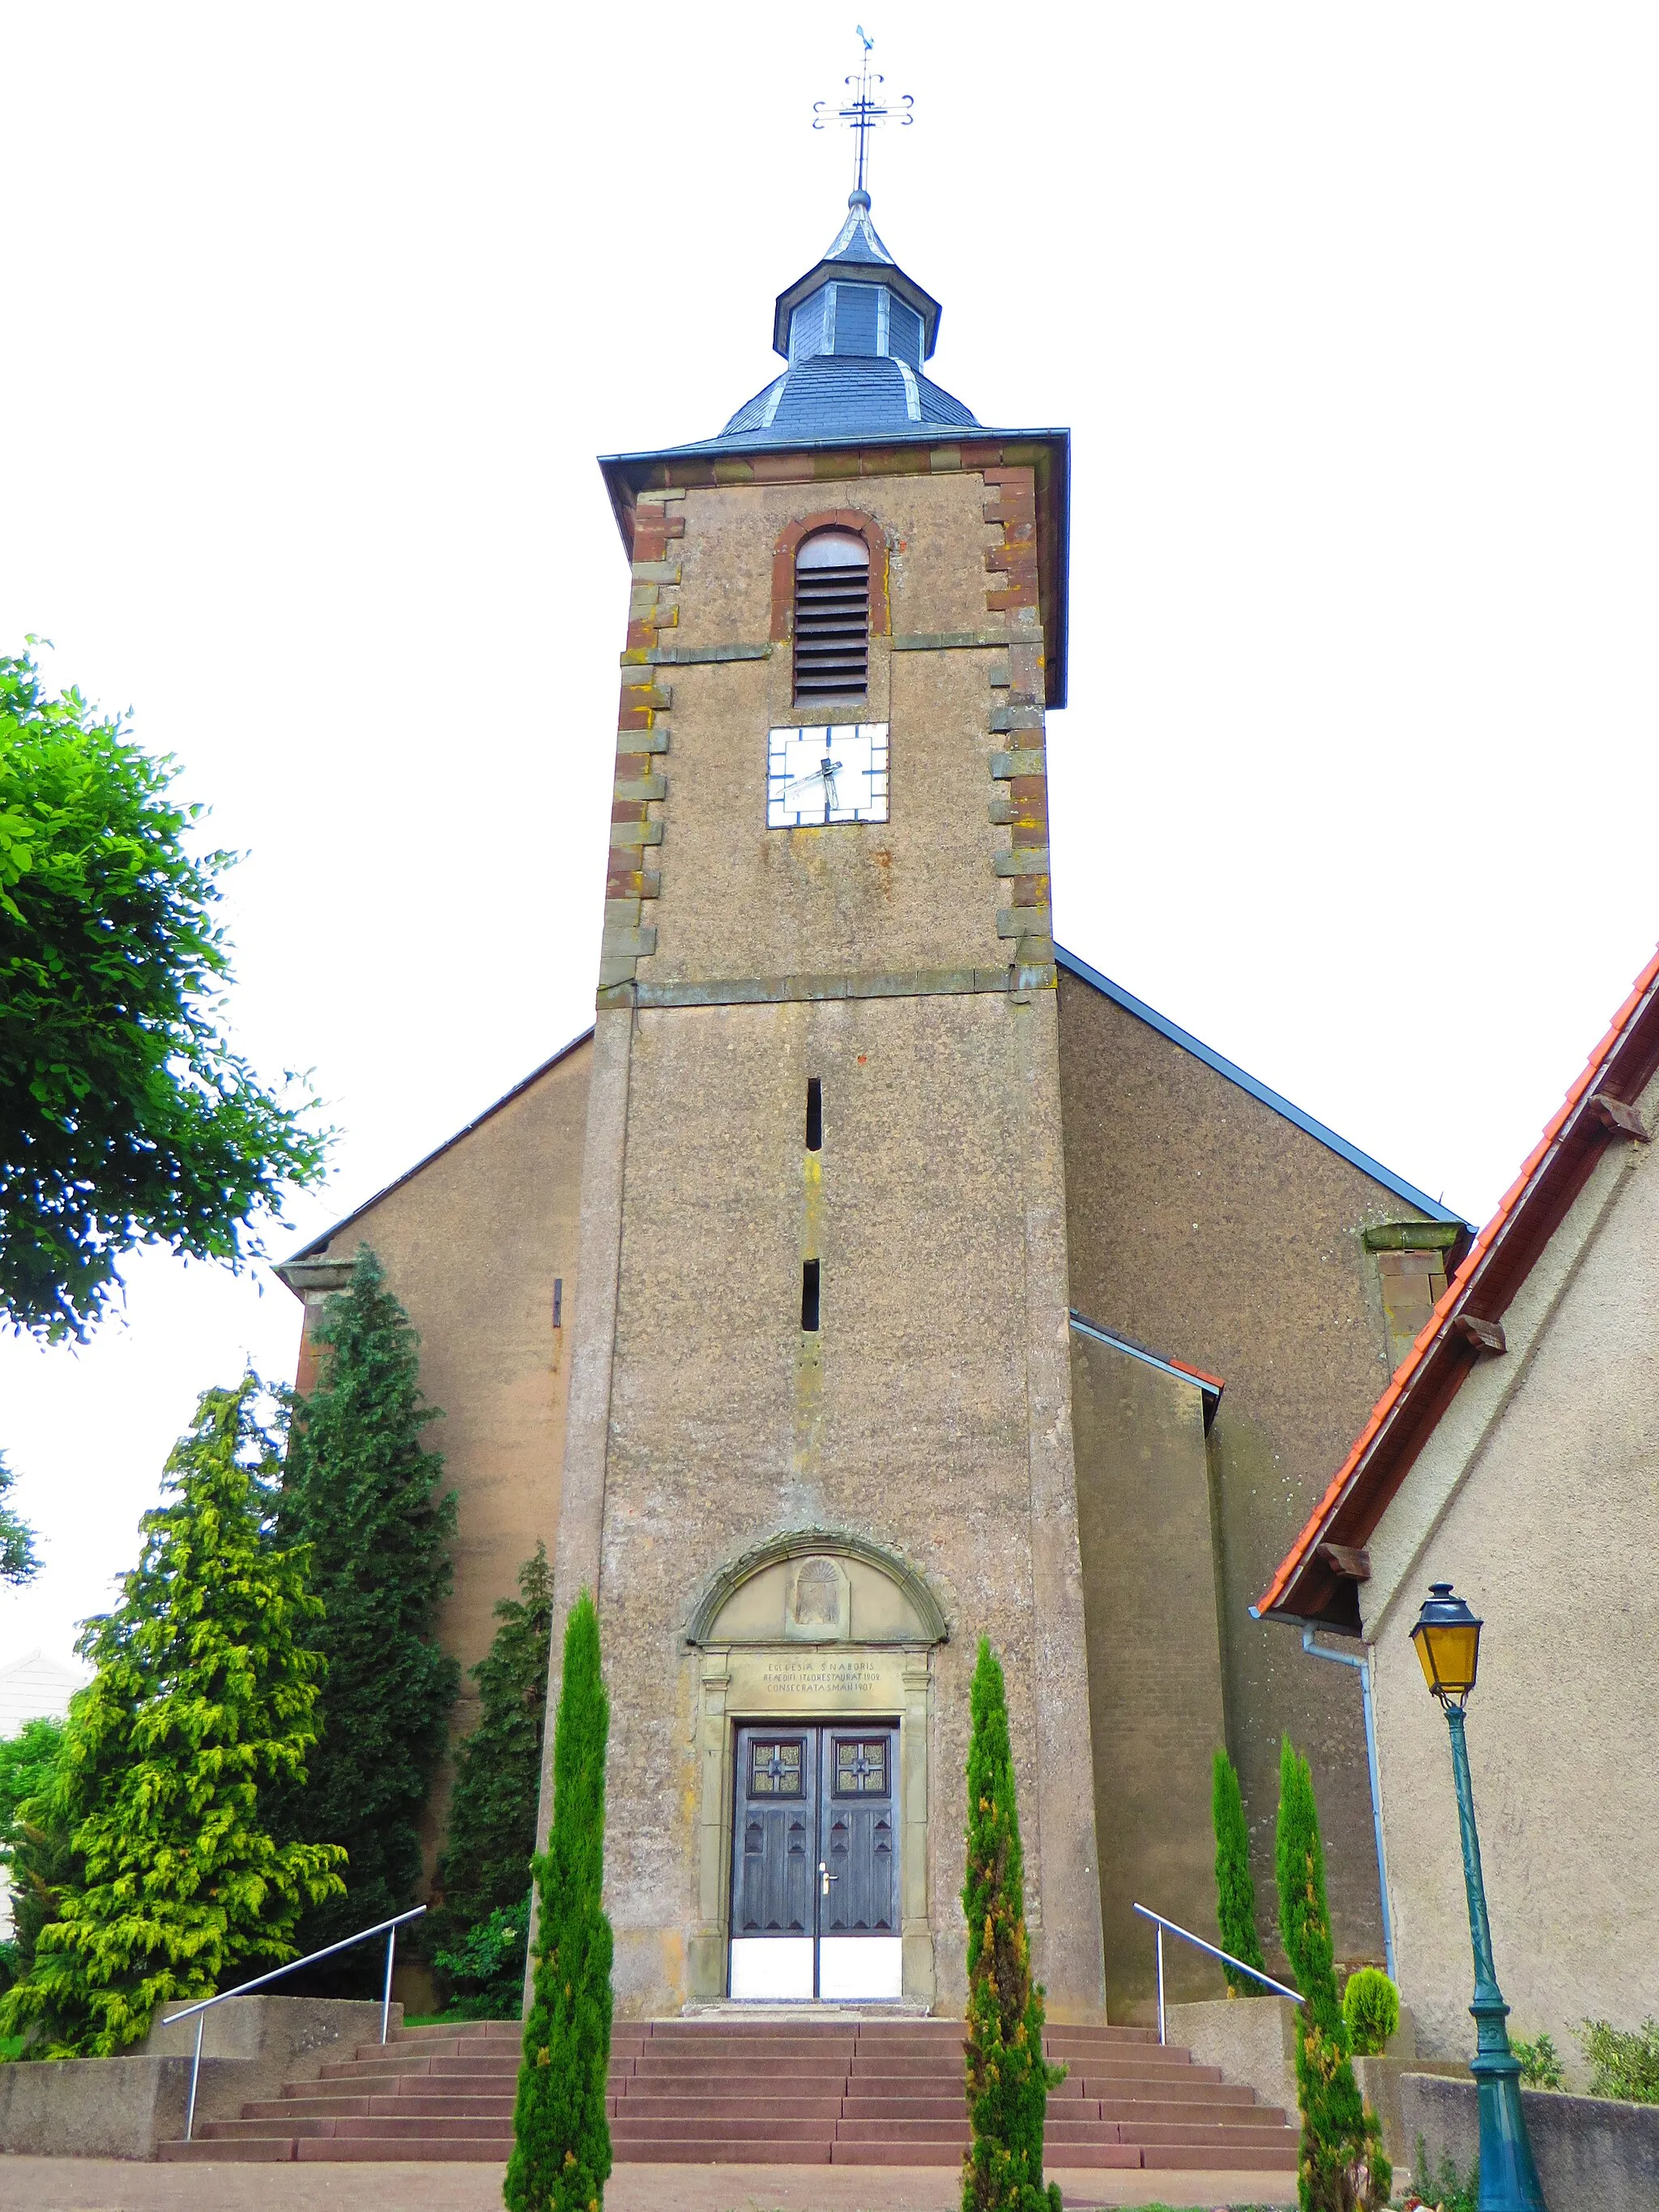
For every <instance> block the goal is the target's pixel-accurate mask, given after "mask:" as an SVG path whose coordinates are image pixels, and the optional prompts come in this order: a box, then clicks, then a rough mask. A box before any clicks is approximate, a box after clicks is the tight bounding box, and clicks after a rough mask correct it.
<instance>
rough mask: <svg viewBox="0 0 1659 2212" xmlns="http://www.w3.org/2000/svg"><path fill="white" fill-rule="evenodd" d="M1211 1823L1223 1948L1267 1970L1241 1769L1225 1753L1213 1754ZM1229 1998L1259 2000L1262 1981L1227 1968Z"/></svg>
mask: <svg viewBox="0 0 1659 2212" xmlns="http://www.w3.org/2000/svg"><path fill="white" fill-rule="evenodd" d="M1210 1818H1211V1820H1212V1824H1213V1826H1214V1828H1215V1910H1216V1920H1217V1923H1218V1925H1219V1927H1220V1929H1221V1948H1222V1949H1223V1950H1224V1951H1231V1953H1232V1954H1233V1956H1234V1958H1235V1959H1242V1960H1243V1961H1244V1963H1245V1965H1246V1966H1261V1967H1263V1968H1265V1967H1266V1966H1267V1960H1266V1959H1265V1958H1264V1957H1263V1955H1262V1951H1261V1936H1259V1935H1258V1934H1257V1932H1256V1924H1255V1881H1254V1879H1253V1878H1252V1876H1251V1874H1250V1829H1249V1822H1248V1821H1247V1820H1246V1819H1245V1818H1244V1793H1243V1790H1241V1789H1240V1788H1239V1786H1238V1770H1237V1767H1235V1766H1234V1765H1233V1763H1232V1760H1231V1759H1229V1758H1228V1756H1227V1754H1226V1753H1225V1751H1221V1750H1218V1751H1217V1753H1216V1755H1215V1771H1214V1777H1213V1779H1212V1784H1211V1788H1210ZM1221 1971H1222V1972H1223V1973H1224V1974H1225V1976H1226V1977H1227V1994H1228V1996H1235V1997H1259V1996H1261V1994H1262V1988H1261V1983H1260V1982H1253V1981H1252V1980H1251V1979H1250V1978H1249V1975H1248V1974H1241V1973H1240V1972H1238V1970H1237V1967H1236V1966H1224V1967H1223V1968H1222V1969H1221Z"/></svg>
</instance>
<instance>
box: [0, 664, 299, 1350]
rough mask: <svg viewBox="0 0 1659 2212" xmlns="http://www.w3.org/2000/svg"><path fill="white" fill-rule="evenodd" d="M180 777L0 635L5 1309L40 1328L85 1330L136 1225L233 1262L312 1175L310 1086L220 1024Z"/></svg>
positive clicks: (216, 873)
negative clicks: (279, 1093) (286, 1099)
mask: <svg viewBox="0 0 1659 2212" xmlns="http://www.w3.org/2000/svg"><path fill="white" fill-rule="evenodd" d="M176 774H177V768H176V765H175V763H173V761H172V760H171V759H169V758H161V759H152V758H151V757H149V755H147V754H145V753H144V752H143V751H141V750H139V748H138V746H137V745H136V744H134V743H133V742H132V740H131V737H130V735H129V734H128V731H127V725H126V722H125V717H121V716H117V717H115V718H114V719H113V720H110V719H105V718H100V716H99V715H98V714H97V713H96V712H95V711H94V709H93V708H91V707H89V706H88V703H87V702H86V700H85V699H84V698H82V696H81V694H80V692H79V691H76V690H68V691H66V692H64V695H63V696H62V697H61V698H57V699H49V698H46V697H45V696H43V695H42V692H41V688H40V671H39V670H38V669H37V667H36V666H35V665H34V663H33V660H32V659H30V658H29V656H28V654H27V652H25V653H22V654H21V655H12V654H4V653H0V1101H3V1105H0V1310H3V1311H4V1312H6V1313H7V1314H8V1315H9V1317H10V1320H11V1322H12V1324H13V1326H14V1328H16V1329H18V1330H20V1331H27V1332H29V1333H31V1334H36V1335H39V1336H41V1337H43V1338H46V1339H47V1340H52V1341H56V1340H58V1339H61V1338H64V1337H75V1338H78V1339H84V1338H85V1337H86V1335H87V1334H88V1331H89V1329H90V1328H91V1327H92V1325H93V1324H94V1322H96V1321H97V1320H98V1319H99V1317H100V1315H101V1314H102V1313H103V1311H104V1309H105V1307H106V1304H108V1301H109V1299H110V1297H111V1296H112V1293H113V1291H114V1288H115V1285H116V1282H117V1273H116V1271H117V1267H118V1263H119V1261H121V1259H122V1258H123V1257H124V1255H125V1254H126V1253H128V1252H129V1251H131V1249H133V1247H134V1246H135V1245H137V1244H138V1243H142V1242H143V1240H144V1239H145V1238H147V1237H155V1238H158V1239H160V1240H161V1242H162V1243H166V1244H168V1245H171V1247H172V1248H173V1250H174V1251H175V1252H179V1253H184V1254H186V1255H189V1256H190V1257H191V1258H192V1259H221V1260H228V1261H230V1262H231V1264H232V1265H233V1266H238V1265H240V1263H241V1262H242V1261H245V1260H246V1259H248V1258H250V1257H252V1256H253V1255H255V1254H257V1253H258V1250H259V1249H260V1248H259V1244H258V1239H257V1237H253V1236H252V1235H251V1233H250V1232H249V1231H248V1227H247V1225H248V1221H249V1218H250V1217H251V1216H252V1215H253V1214H254V1213H256V1212H258V1211H259V1210H260V1209H261V1208H266V1209H269V1210H270V1212H272V1213H273V1214H276V1216H277V1218H280V1203H281V1198H282V1194H283V1188H284V1187H285V1186H286V1185H288V1184H289V1183H301V1184H304V1183H309V1182H315V1181H317V1179H318V1178H319V1176H320V1174H321V1172H322V1162H323V1148H324V1139H322V1138H321V1137H320V1136H319V1135H317V1134H315V1133H313V1132H312V1131H310V1130H309V1129H307V1127H305V1126H304V1117H305V1116H306V1115H307V1114H308V1113H309V1111H310V1109H311V1106H312V1103H313V1102H312V1101H311V1100H310V1099H308V1098H302V1099H301V1101H300V1102H299V1103H296V1104H288V1105H285V1104H283V1103H280V1101H279V1099H278V1097H276V1096H274V1095H272V1094H271V1093H270V1092H268V1091H265V1090H264V1088H263V1087H262V1086H261V1085H260V1084H259V1082H258V1079H256V1077H255V1076H254V1074H253V1072H252V1069H251V1068H250V1067H249V1066H248V1065H247V1063H246V1061H245V1060H241V1059H240V1058H238V1056H237V1055H236V1054H234V1052H233V1051H232V1050H231V1048H230V1046H229V1044H228V1042H227V1041H226V1039H225V1037H224V1036H223V1034H222V1030H221V1028H220V1026H219V1022H220V1014H221V1007H220V994H221V993H222V990H223V988H224V987H225V985H226V984H227V983H228V981H229V980H230V963H229V955H228V951H227V948H226V945H225V939H224V933H223V931H222V929H221V928H219V927H217V925H216V922H215V920H214V916H213V908H214V907H215V906H216V904H217V902H218V900H219V896H220V893H219V889H218V880H219V878H220V877H221V876H222V875H223V873H224V872H225V871H226V870H227V869H228V868H229V867H230V866H232V865H233V862H234V855H233V854H228V853H209V854H206V855H205V856H204V857H202V858H199V859H198V858H196V857H193V856H192V855H191V853H190V852H189V851H188V850H187V849H186V848H187V844H188V842H189V838H190V833H191V830H192V829H193V826H194V824H195V823H196V821H197V817H199V815H200V813H201V811H202V810H201V809H200V808H199V807H197V806H185V805H180V804H179V803H178V802H177V801H176V800H174V799H173V798H172V797H171V796H170V795H169V791H170V787H171V785H172V783H173V778H174V776H175V775H176Z"/></svg>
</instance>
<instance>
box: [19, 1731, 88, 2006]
mask: <svg viewBox="0 0 1659 2212" xmlns="http://www.w3.org/2000/svg"><path fill="white" fill-rule="evenodd" d="M63 1743H64V1723H63V1722H62V1721H56V1720H32V1721H25V1722H24V1723H23V1725H22V1727H21V1729H20V1730H19V1731H18V1733H17V1734H16V1735H15V1736H9V1737H8V1738H7V1739H6V1740H5V1741H3V1742H0V1867H3V1868H4V1869H6V1872H7V1874H8V1875H9V1878H10V1881H11V1917H12V1932H11V1936H10V1937H9V1940H8V1941H7V1942H4V1943H0V1992H3V1991H4V1990H9V1988H10V1987H11V1985H12V1984H13V1983H14V1982H17V1981H21V1979H22V1978H23V1976H24V1975H25V1974H27V1972H28V1971H29V1969H30V1967H31V1966H33V1964H34V1949H35V1944H36V1942H37V1941H38V1939H39V1937H40V1930H41V1929H42V1928H43V1927H44V1926H45V1924H46V1922H47V1921H48V1920H55V1919H56V1918H57V1917H58V1893H59V1891H61V1889H62V1888H63V1887H64V1883H65V1882H66V1881H70V1879H72V1877H73V1875H74V1873H75V1855H74V1853H73V1852H72V1851H71V1850H70V1847H69V1837H68V1835H67V1833H66V1832H64V1830H63V1829H62V1828H61V1827H59V1828H56V1829H54V1828H52V1827H50V1826H42V1825H41V1822H42V1821H43V1820H45V1819H46V1807H45V1802H44V1801H45V1799H46V1796H47V1793H48V1792H49V1790H51V1788H52V1781H53V1778H54V1777H55V1775H56V1773H57V1769H58V1754H59V1753H60V1752H61V1750H62V1749H63Z"/></svg>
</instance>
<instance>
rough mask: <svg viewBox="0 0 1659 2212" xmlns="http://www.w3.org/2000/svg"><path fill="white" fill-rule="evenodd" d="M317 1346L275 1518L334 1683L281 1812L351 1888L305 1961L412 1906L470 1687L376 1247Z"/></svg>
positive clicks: (431, 1460) (427, 1416) (419, 1418)
mask: <svg viewBox="0 0 1659 2212" xmlns="http://www.w3.org/2000/svg"><path fill="white" fill-rule="evenodd" d="M318 1341H319V1344H320V1346H321V1347H322V1365H321V1371H320V1374H319V1379H318V1383H317V1387H316V1389H314V1390H313V1391H312V1392H311V1394H310V1395H308V1396H307V1397H305V1398H301V1399H299V1400H297V1401H295V1408H294V1419H293V1425H292V1429H291V1432H290V1435H289V1448H288V1463H287V1466H286V1468H284V1470H283V1491H282V1500H281V1504H280V1506H279V1508H278V1515H277V1525H278V1529H279V1532H280V1534H281V1537H282V1541H283V1543H284V1544H286V1545H290V1546H291V1545H299V1544H306V1545H308V1546H309V1547H311V1582H312V1588H313V1590H314V1591H315V1592H316V1595H318V1597H319V1598H320V1599H321V1601H322V1605H323V1620H322V1624H321V1626H320V1629H319V1633H318V1639H317V1640H318V1645H319V1650H321V1651H322V1654H323V1656H324V1657H325V1659H326V1661H327V1662H328V1677H327V1682H326V1685H325V1690H324V1693H323V1701H322V1705H321V1709H320V1711H319V1722H320V1724H321V1725H320V1730H319V1738H318V1742H317V1747H316V1749H315V1750H314V1751H313V1753H312V1755H311V1758H310V1759H309V1761H308V1762H307V1764H308V1766H309V1774H308V1777H307V1781H306V1782H305V1784H304V1785H303V1787H296V1788H294V1789H292V1790H285V1791H284V1792H283V1793H282V1796H281V1797H280V1800H279V1801H278V1802H276V1803H275V1804H274V1805H273V1808H272V1816H273V1819H274V1820H277V1821H278V1822H279V1823H280V1824H281V1825H280V1832H282V1833H284V1834H286V1835H289V1836H295V1837H298V1838H302V1839H305V1840H307V1841H311V1840H316V1841H325V1842H328V1843H331V1844H344V1845H345V1847H346V1850H348V1852H349V1855H350V1858H349V1866H348V1869H347V1874H346V1887H345V1891H344V1893H343V1895H341V1896H338V1897H335V1898H331V1899H328V1900H327V1901H326V1902H325V1903H322V1904H319V1905H316V1906H314V1907H313V1910H312V1911H310V1912H308V1913H307V1916H306V1919H305V1923H304V1925H303V1928H302V1929H301V1936H302V1940H303V1942H304V1946H305V1948H306V1949H307V1950H308V1951H309V1950H317V1949H319V1948H322V1946H323V1945H325V1944H327V1943H333V1942H338V1941H339V1940H340V1938H341V1937H343V1936H350V1935H355V1934H356V1931H357V1930H358V1929H360V1928H366V1927H370V1926H372V1925H373V1924H374V1922H376V1921H377V1920H386V1919H390V1918H391V1917H392V1915H393V1914H394V1913H398V1912H402V1911H405V1910H406V1909H407V1908H408V1906H409V1905H410V1903H411V1902H412V1901H413V1897H414V1891H415V1885H416V1881H418V1879H419V1876H420V1872H421V1840H420V1832H419V1821H420V1818H421V1814H422V1811H423V1810H424V1808H425V1805H426V1801H427V1797H428V1792H429V1791H430V1790H431V1786H432V1778H433V1774H434V1772H435V1769H436V1767H437V1765H438V1761H439V1759H441V1757H442V1755H443V1749H444V1744H445V1741H446V1738H447V1732H448V1728H449V1712H450V1708H451V1706H452V1705H453V1703H454V1701H455V1692H456V1688H457V1686H458V1683H459V1669H458V1668H457V1666H456V1664H455V1662H454V1660H453V1658H451V1657H450V1656H449V1655H448V1654H447V1652H445V1651H444V1650H441V1648H440V1646H439V1644H438V1643H437V1641H436V1636H435V1629H436V1622H437V1611H438V1606H439V1603H440V1601H441V1600H442V1599H443V1597H444V1596H445V1595H447V1592H448V1589H449V1585H450V1573H451V1569H450V1560H449V1551H448V1544H449V1538H450V1535H451V1533H452V1532H453V1528H454V1526H455V1494H454V1492H453V1491H449V1490H445V1489H443V1488H442V1487H441V1478H442V1474H443V1461H442V1459H441V1457H440V1455H438V1454H437V1453H436V1452H434V1451H428V1449H426V1447H425V1445H424V1443H423V1442H422V1432H423V1431H424V1430H425V1428H426V1425H427V1424H428V1422H429V1421H433V1420H435V1419H437V1418H438V1416H437V1413H436V1411H435V1408H433V1407H429V1406H426V1405H424V1404H422V1396H421V1386H420V1340H419V1339H418V1338H417V1337H416V1334H415V1331H414V1330H413V1329H412V1328H410V1325H409V1316H407V1314H405V1313H404V1310H403V1308H402V1307H401V1306H400V1305H399V1304H398V1301H397V1299H396V1298H394V1297H392V1293H391V1292H390V1291H388V1290H387V1289H386V1283H385V1279H384V1278H383V1276H382V1274H381V1272H380V1262H379V1261H378V1260H377V1259H376V1258H375V1256H374V1253H373V1252H372V1251H370V1250H369V1249H368V1246H367V1245H366V1244H365V1245H360V1246H359V1247H358V1250H357V1258H356V1266H355V1267H353V1269H352V1273H351V1280H350V1283H349V1285H348V1286H347V1288H346V1289H345V1290H344V1291H342V1292H340V1293H339V1294H338V1295H337V1297H331V1299H330V1300H329V1302H328V1304H327V1305H326V1306H325V1309H324V1314H323V1322H322V1326H321V1328H319V1331H318ZM373 1971H374V1969H373V1962H372V1960H370V1959H369V1954H368V1953H367V1952H365V1953H362V1954H355V1953H349V1954H347V1955H346V1958H345V1960H343V1961H341V1962H339V1964H338V1966H337V1967H335V1966H331V1967H330V1968H326V1969H323V1970H321V1971H320V1973H319V1985H320V1986H325V1987H328V1988H330V1989H338V1990H346V1989H355V1988H356V1987H357V1986H359V1985H360V1984H362V1983H363V1981H364V1980H365V1978H367V1977H370V1976H372V1973H373Z"/></svg>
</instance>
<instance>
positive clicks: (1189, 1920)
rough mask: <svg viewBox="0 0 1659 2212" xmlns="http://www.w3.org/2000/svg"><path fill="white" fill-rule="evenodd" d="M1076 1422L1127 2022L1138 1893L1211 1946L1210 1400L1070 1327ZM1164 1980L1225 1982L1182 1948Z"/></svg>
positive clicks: (1105, 1890) (1148, 1958) (1188, 1988)
mask: <svg viewBox="0 0 1659 2212" xmlns="http://www.w3.org/2000/svg"><path fill="white" fill-rule="evenodd" d="M1072 1423H1073V1431H1074V1434H1075V1437H1076V1452H1077V1485H1078V1535H1079V1541H1080V1543H1081V1546H1082V1550H1083V1559H1084V1583H1083V1587H1084V1601H1085V1607H1086V1612H1087V1620H1088V1644H1089V1714H1090V1722H1091V1729H1092V1731H1093V1737H1094V1752H1095V1827H1096V1832H1097V1835H1098V1838H1099V1841H1100V1902H1101V1919H1102V1922H1103V1927H1104V1930H1105V1938H1106V2003H1107V2010H1108V2013H1109V2016H1110V2017H1111V2018H1112V2019H1113V2020H1117V2021H1121V2020H1126V2019H1127V2018H1129V2017H1130V2016H1131V2014H1132V2012H1133V2008H1135V2006H1136V2005H1137V2004H1138V2003H1139V2002H1141V2001H1143V2000H1144V1999H1145V1998H1146V1996H1147V1993H1148V1991H1149V1990H1155V1989H1156V1986H1157V1984H1156V1966H1155V1951H1154V1938H1153V1931H1152V1925H1151V1923H1150V1922H1147V1921H1145V1920H1142V1919H1140V1918H1139V1917H1138V1915H1136V1914H1135V1912H1134V1911H1133V1910H1132V1909H1131V1908H1132V1906H1133V1903H1134V1902H1135V1901H1136V1900H1137V1899H1139V1902H1140V1903H1142V1904H1144V1905H1150V1906H1151V1907H1152V1909H1153V1910H1154V1911H1158V1912H1162V1913H1164V1915H1165V1916H1166V1917H1168V1918H1169V1919H1171V1920H1176V1921H1179V1922H1180V1923H1181V1924H1182V1927H1185V1928H1190V1929H1193V1931H1194V1934H1196V1935H1200V1936H1208V1937H1209V1939H1210V1941H1211V1942H1216V1941H1217V1940H1218V1937H1217V1933H1216V1917H1215V1874H1214V1861H1215V1846H1214V1843H1213V1840H1212V1834H1211V1828H1210V1789H1211V1759H1212V1754H1213V1753H1214V1752H1215V1749H1216V1747H1217V1746H1218V1744H1220V1743H1222V1742H1223V1741H1225V1729H1224V1724H1223V1720H1222V1703H1221V1653H1220V1646H1219V1643H1218V1630H1217V1624H1216V1602H1215V1552H1214V1547H1213V1543H1212V1537H1211V1531H1210V1482H1209V1469H1208V1464H1207V1460H1206V1452H1205V1439H1204V1404H1203V1396H1202V1394H1201V1392H1200V1390H1199V1389H1198V1387H1197V1385H1196V1384H1195V1383H1183V1382H1178V1381H1177V1380H1176V1378H1175V1377H1174V1376H1169V1375H1164V1374H1161V1373H1160V1372H1159V1371H1158V1369H1157V1368H1155V1367H1149V1366H1148V1365H1147V1364H1146V1362H1145V1361H1144V1360H1139V1359H1135V1358H1131V1357H1130V1355H1129V1354H1128V1353H1127V1352H1119V1351H1115V1350H1114V1348H1113V1347H1112V1346H1109V1345H1105V1344H1101V1343H1099V1342H1098V1341H1097V1340H1095V1339H1093V1338H1091V1337H1086V1336H1085V1335H1083V1334H1081V1333H1080V1332H1079V1331H1077V1330H1075V1329H1074V1330H1073V1333H1072ZM1152 1559H1155V1560H1156V1561H1157V1563H1158V1566H1157V1571H1156V1573H1151V1574H1149V1573H1148V1572H1147V1567H1146V1563H1147V1561H1148V1560H1152ZM1165 1971H1166V1978H1167V1983H1168V1987H1169V1990H1170V1995H1171V1996H1193V1997H1207V1996H1212V1994H1213V1993H1214V1990H1215V1988H1216V1984H1217V1982H1218V1974H1217V1971H1216V1969H1215V1967H1214V1966H1212V1965H1211V1964H1210V1963H1209V1962H1208V1961H1207V1960H1205V1959H1204V1958H1203V1957H1202V1955H1201V1954H1200V1953H1198V1952H1195V1951H1193V1950H1190V1949H1189V1948H1188V1947H1187V1946H1185V1945H1184V1944H1177V1945H1175V1946H1172V1947H1171V1948H1170V1951H1169V1953H1168V1957H1167V1962H1166V1970H1165Z"/></svg>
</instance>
